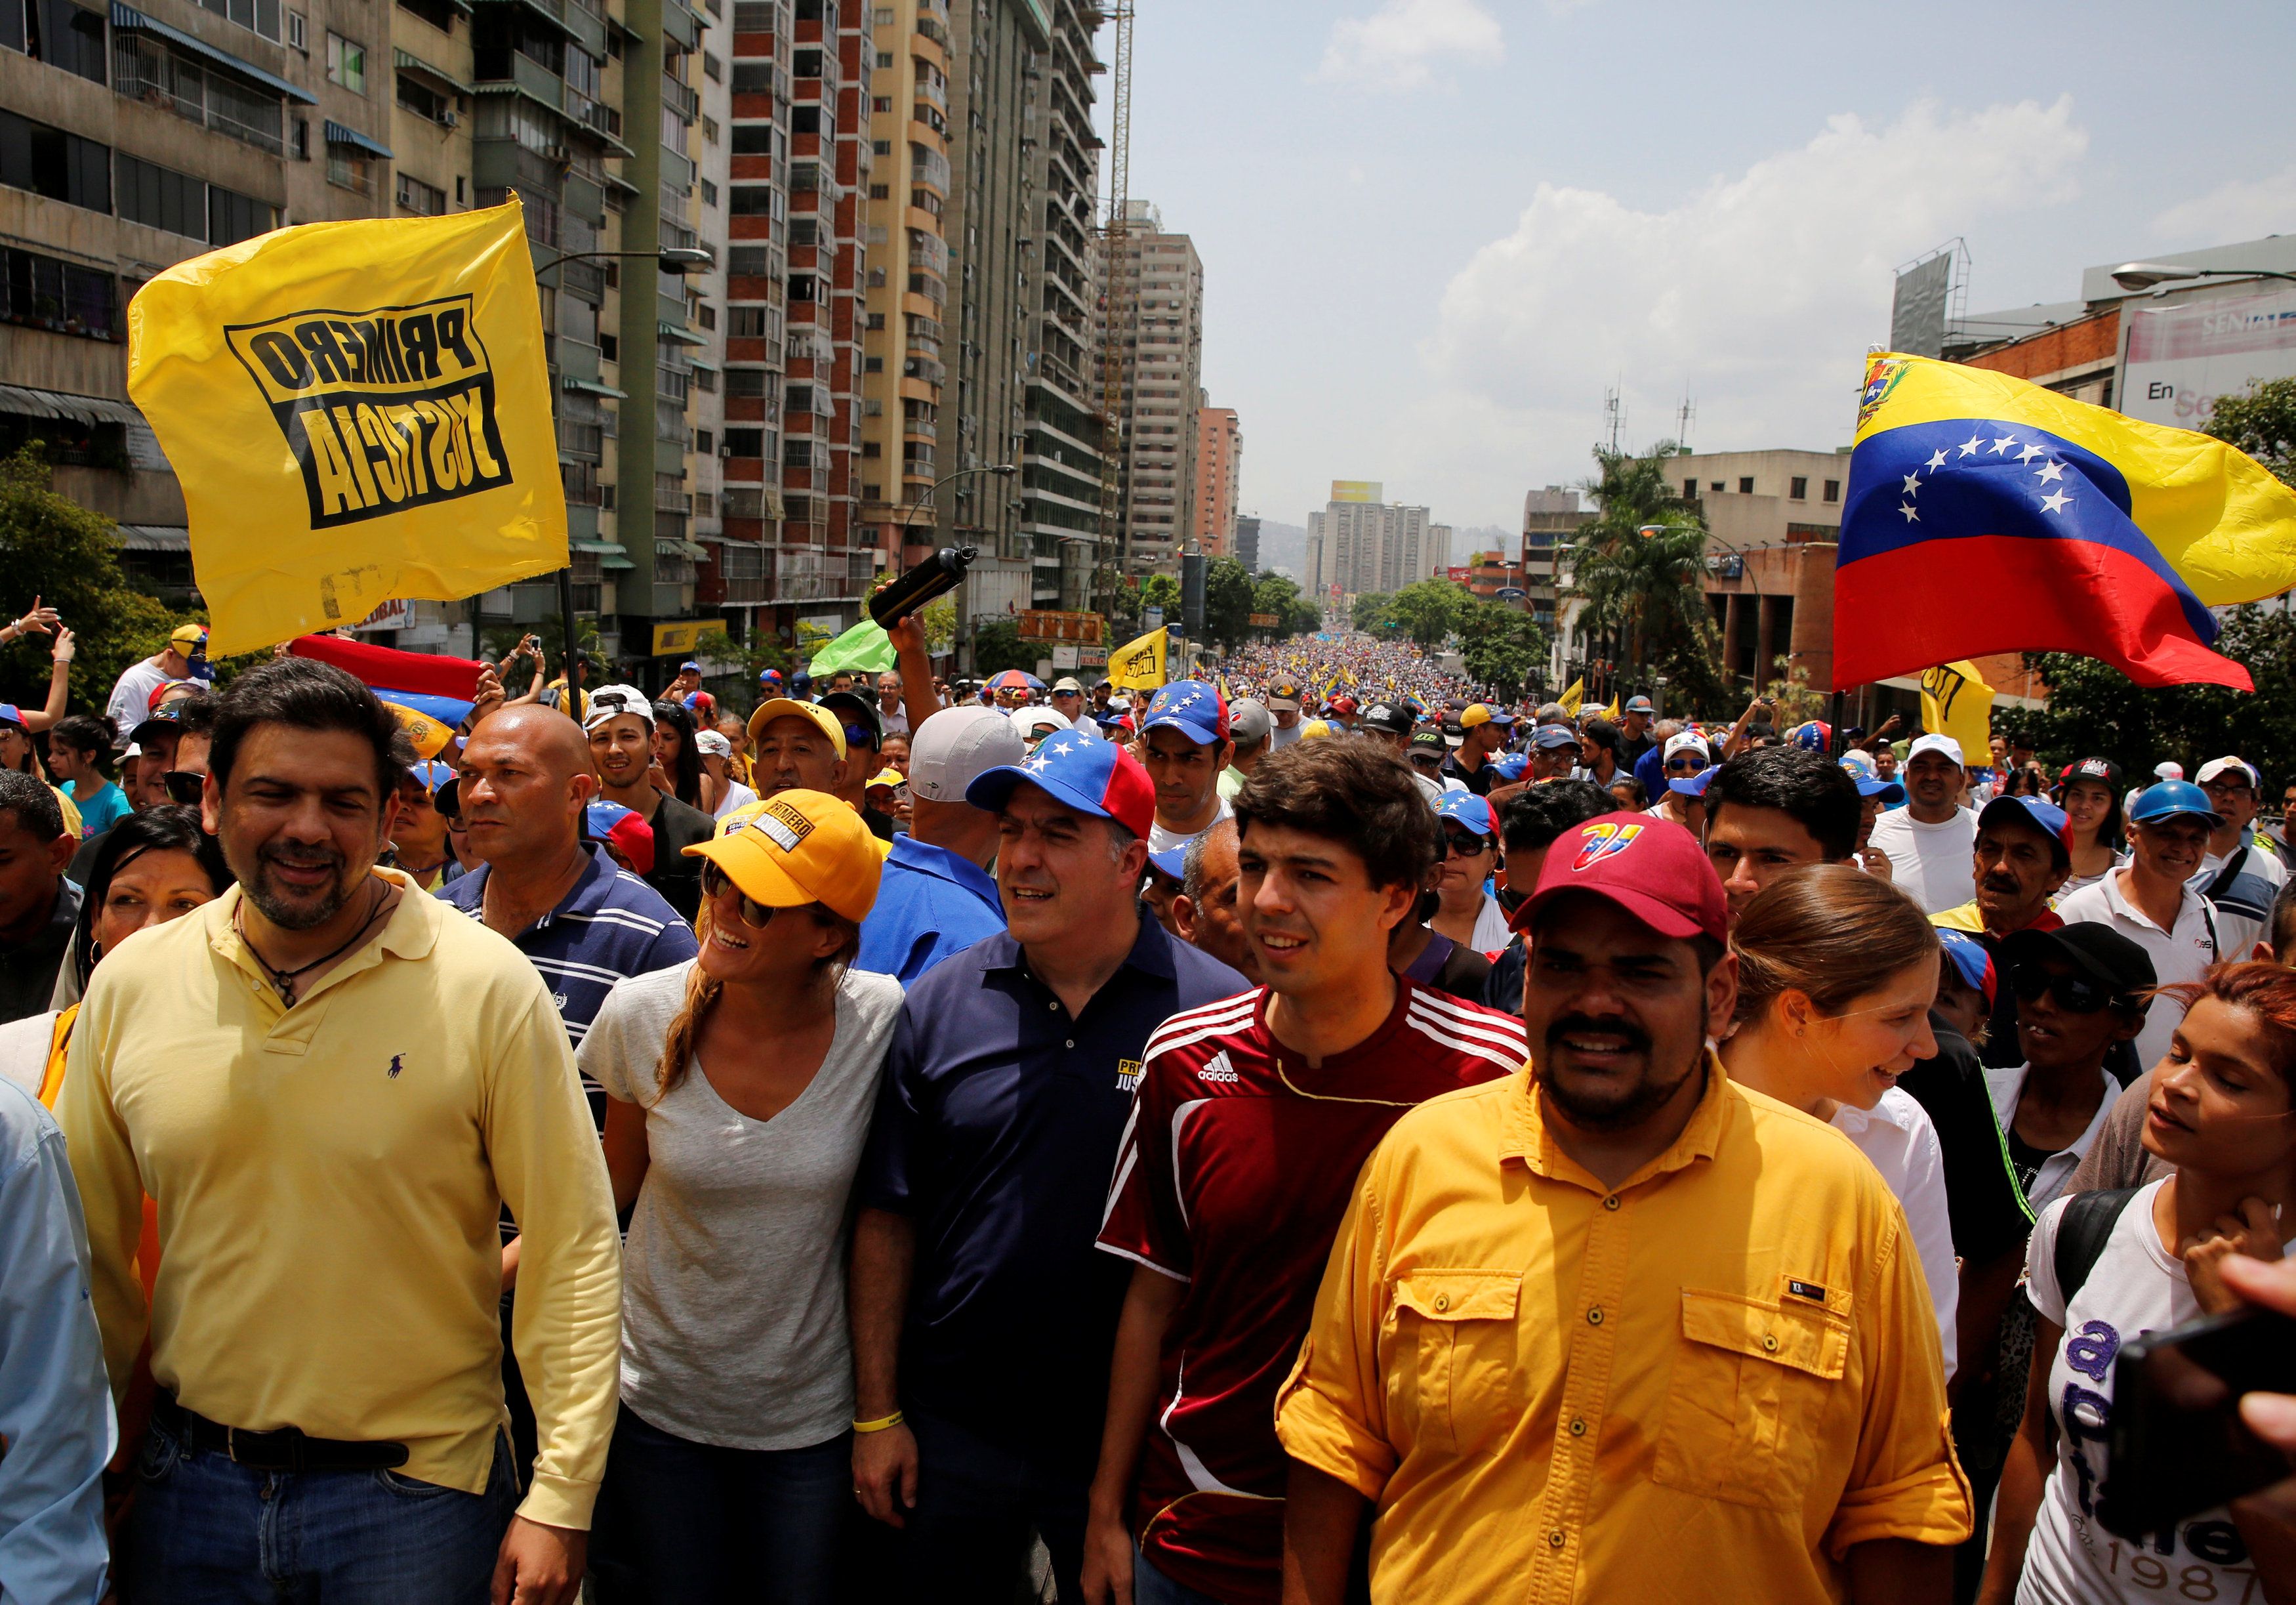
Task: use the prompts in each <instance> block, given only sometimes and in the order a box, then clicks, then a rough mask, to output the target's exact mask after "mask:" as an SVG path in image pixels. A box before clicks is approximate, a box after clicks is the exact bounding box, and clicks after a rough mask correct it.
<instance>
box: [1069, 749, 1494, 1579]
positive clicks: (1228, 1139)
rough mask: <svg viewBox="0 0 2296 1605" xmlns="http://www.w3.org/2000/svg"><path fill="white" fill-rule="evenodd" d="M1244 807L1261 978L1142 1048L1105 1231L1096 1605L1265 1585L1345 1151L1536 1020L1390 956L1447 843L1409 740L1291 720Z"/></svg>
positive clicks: (1471, 1079)
mask: <svg viewBox="0 0 2296 1605" xmlns="http://www.w3.org/2000/svg"><path fill="white" fill-rule="evenodd" d="M1234 809H1235V818H1236V824H1237V827H1238V829H1239V830H1240V832H1241V835H1242V841H1241V844H1240V847H1239V850H1238V865H1239V868H1240V871H1241V884H1240V885H1239V888H1238V892H1237V900H1236V901H1237V905H1238V907H1239V909H1241V911H1242V915H1243V922H1244V931H1245V934H1246V935H1247V937H1248V938H1249V940H1250V942H1251V948H1252V951H1253V952H1254V954H1255V955H1256V956H1257V958H1258V959H1259V971H1260V975H1261V976H1262V977H1263V979H1264V980H1265V982H1266V985H1265V986H1264V987H1262V988H1259V989H1258V990H1255V991H1252V992H1246V993H1243V994H1242V995H1241V996H1239V997H1235V998H1231V999H1228V1000H1225V1001H1223V1002H1218V1003H1210V1004H1206V1005H1205V1006H1203V1007H1202V1008H1194V1009H1190V1010H1188V1011H1186V1012H1185V1013H1182V1014H1177V1015H1175V1016H1172V1017H1171V1018H1170V1019H1169V1020H1168V1021H1166V1022H1165V1023H1164V1025H1162V1026H1161V1027H1160V1028H1159V1029H1158V1031H1157V1032H1156V1033H1155V1034H1154V1035H1153V1036H1152V1037H1151V1038H1150V1039H1149V1041H1148V1047H1147V1052H1146V1054H1145V1055H1144V1067H1143V1069H1142V1072H1141V1078H1140V1086H1139V1091H1138V1093H1137V1096H1136V1100H1135V1102H1134V1106H1133V1111H1132V1119H1131V1121H1130V1123H1129V1124H1128V1125H1127V1127H1126V1128H1125V1136H1124V1141H1123V1143H1122V1145H1121V1147H1120V1148H1119V1150H1118V1154H1117V1168H1116V1179H1115V1182H1114V1185H1113V1187H1112V1188H1111V1195H1110V1198H1109V1207H1108V1218H1107V1220H1106V1222H1104V1223H1103V1226H1102V1229H1101V1234H1100V1246H1101V1247H1103V1249H1106V1250H1107V1251H1109V1252H1110V1253H1111V1254H1116V1255H1121V1256H1123V1257H1124V1258H1126V1259H1129V1260H1131V1261H1133V1262H1134V1269H1133V1272H1132V1285H1131V1288H1130V1289H1129V1290H1128V1293H1127V1295H1126V1297H1125V1304H1124V1313H1123V1316H1122V1319H1121V1321H1120V1322H1119V1326H1118V1329H1117V1337H1116V1354H1115V1359H1114V1362H1113V1363H1112V1364H1111V1368H1110V1380H1109V1399H1108V1418H1107V1426H1106V1428H1105V1429H1104V1431H1103V1435H1102V1438H1101V1448H1100V1468H1099V1470H1098V1472H1097V1473H1096V1475H1095V1477H1094V1479H1093V1488H1092V1503H1091V1518H1090V1523H1091V1524H1090V1526H1089V1527H1088V1528H1087V1534H1086V1541H1085V1565H1084V1590H1085V1597H1086V1599H1087V1601H1094V1602H1095V1605H1098V1602H1099V1601H1107V1600H1111V1599H1113V1600H1115V1601H1119V1602H1123V1605H1135V1602H1136V1605H1198V1602H1201V1601H1216V1602H1217V1605H1275V1601H1276V1599H1277V1597H1278V1594H1279V1593H1280V1591H1281V1585H1282V1580H1283V1488H1284V1479H1285V1477H1286V1475H1287V1467H1286V1464H1285V1461H1284V1457H1283V1449H1282V1447H1281V1446H1280V1445H1279V1444H1277V1442H1276V1439H1275V1390H1276V1388H1277V1387H1278V1385H1279V1384H1281V1383H1282V1381H1283V1377H1284V1375H1285V1373H1286V1372H1287V1371H1288V1370H1290V1369H1291V1365H1292V1359H1293V1358H1294V1356H1295V1355H1297V1354H1298V1353H1299V1349H1300V1339H1301V1338H1302V1337H1305V1336H1306V1334H1307V1330H1308V1320H1309V1317H1310V1316H1311V1314H1312V1313H1313V1312H1314V1306H1315V1300H1316V1285H1317V1283H1318V1282H1319V1281H1320V1280H1321V1279H1322V1277H1323V1273H1324V1260H1325V1259H1326V1257H1327V1256H1328V1255H1329V1254H1330V1252H1331V1247H1332V1239H1333V1235H1334V1234H1335V1233H1336V1232H1337V1230H1338V1229H1339V1224H1340V1220H1341V1216H1342V1215H1343V1214H1345V1213H1346V1210H1347V1202H1348V1197H1349V1190H1350V1189H1351V1187H1352V1186H1353V1184H1354V1181H1355V1177H1356V1173H1357V1170H1358V1169H1359V1168H1361V1166H1362V1164H1363V1161H1364V1158H1365V1156H1366V1155H1368V1154H1369V1153H1370V1152H1371V1150H1372V1148H1374V1146H1376V1145H1377V1143H1378V1141H1379V1140H1380V1138H1381V1137H1382V1136H1383V1135H1385V1133H1386V1132H1387V1129H1388V1128H1389V1127H1390V1125H1392V1124H1393V1123H1395V1122H1396V1120H1397V1119H1398V1118H1399V1117H1400V1116H1401V1115H1402V1114H1403V1113H1404V1111H1405V1110H1406V1109H1408V1108H1410V1107H1413V1106H1414V1105H1415V1104H1418V1103H1420V1102H1422V1101H1423V1100H1424V1099H1429V1098H1432V1097H1434V1096H1435V1095H1436V1094H1438V1093H1440V1092H1447V1091H1453V1090H1455V1089H1457V1088H1460V1087H1464V1086H1468V1085H1471V1084H1473V1083H1475V1082H1484V1081H1490V1080H1494V1079H1496V1078H1497V1077H1499V1076H1503V1075H1508V1074H1513V1072H1514V1071H1516V1070H1517V1069H1519V1068H1521V1065H1522V1063H1523V1059H1524V1058H1525V1049H1524V1044H1523V1035H1522V1023H1521V1021H1519V1020H1517V1019H1515V1018H1513V1016H1509V1015H1504V1014H1499V1013H1497V1012H1496V1011H1494V1010H1490V1009H1486V1008H1479V1007H1477V1006H1475V1005H1473V1004H1471V1003H1462V1002H1460V1001H1458V1000H1455V999H1451V998H1447V997H1445V996H1443V995H1442V994H1441V993H1439V992H1426V991H1423V990H1422V989H1420V988H1419V987H1417V986H1415V985H1414V984H1412V983H1411V982H1410V981H1409V980H1407V979H1406V978H1405V977H1403V976H1399V975H1394V974H1392V973H1391V972H1390V970H1389V969H1388V967H1387V951H1388V933H1389V932H1390V931H1391V930H1392V929H1393V928H1394V927H1395V926H1396V924H1397V922H1398V921H1399V920H1402V919H1406V918H1409V917H1410V914H1411V911H1412V909H1413V907H1414V905H1415V903H1416V902H1417V901H1418V897H1419V888H1420V887H1421V885H1423V883H1424V881H1425V879H1426V876H1427V872H1428V869H1429V868H1430V867H1431V861H1432V858H1433V832H1431V830H1429V829H1428V828H1427V823H1428V809H1427V804H1426V802H1425V801H1424V800H1423V796H1422V794H1421V793H1420V790H1419V786H1418V784H1417V782H1416V781H1415V780H1414V779H1413V778H1412V776H1411V771H1410V770H1409V769H1408V768H1407V767H1406V766H1405V764H1404V763H1403V762H1402V761H1401V760H1400V759H1398V757H1396V755H1395V754H1393V753H1390V752H1388V751H1386V750H1385V749H1383V748H1382V747H1379V746H1376V745H1374V744H1372V743H1370V742H1358V741H1307V742H1300V743H1298V744H1296V745H1292V746H1288V747H1285V748H1283V749H1282V750H1281V751H1279V752H1277V753H1273V754H1271V755H1270V756H1269V757H1267V759H1265V760H1263V761H1262V762H1261V763H1260V765H1259V769H1258V770H1255V771H1254V772H1253V774H1252V776H1251V779H1249V780H1248V781H1246V782H1245V783H1244V786H1243V788H1242V791H1240V792H1239V793H1238V794H1236V797H1235V799H1234ZM1152 1427H1153V1429H1151V1428H1152ZM1128 1506H1129V1511H1128V1509H1127V1507H1128ZM1128 1514H1129V1517H1130V1520H1129V1521H1128V1519H1127V1517H1128ZM1135 1534H1137V1543H1136V1542H1135V1536H1134V1535H1135Z"/></svg>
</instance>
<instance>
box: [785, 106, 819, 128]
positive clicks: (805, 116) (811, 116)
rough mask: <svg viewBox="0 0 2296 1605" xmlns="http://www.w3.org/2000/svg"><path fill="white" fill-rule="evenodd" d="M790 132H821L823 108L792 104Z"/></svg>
mask: <svg viewBox="0 0 2296 1605" xmlns="http://www.w3.org/2000/svg"><path fill="white" fill-rule="evenodd" d="M790 132H791V133H792V134H818V133H820V132H821V108H820V107H819V106H791V108H790Z"/></svg>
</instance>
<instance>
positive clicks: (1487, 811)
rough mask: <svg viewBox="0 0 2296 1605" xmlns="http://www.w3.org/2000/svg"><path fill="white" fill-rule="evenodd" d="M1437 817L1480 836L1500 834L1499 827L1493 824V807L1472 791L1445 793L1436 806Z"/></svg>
mask: <svg viewBox="0 0 2296 1605" xmlns="http://www.w3.org/2000/svg"><path fill="white" fill-rule="evenodd" d="M1435 817H1436V818H1437V819H1448V820H1450V821H1451V822H1452V823H1453V824H1455V825H1459V826H1464V827H1465V828H1467V829H1469V830H1471V831H1472V832H1474V833H1475V834H1476V835H1479V836H1487V835H1497V834H1498V827H1497V826H1495V825H1493V824H1492V823H1491V805H1490V804H1489V803H1488V802H1484V801H1483V800H1482V799H1481V798H1480V797H1479V796H1477V795H1475V794H1474V793H1472V792H1471V791H1447V792H1445V793H1444V794H1443V795H1442V797H1441V799H1440V800H1439V801H1438V802H1436V804H1435Z"/></svg>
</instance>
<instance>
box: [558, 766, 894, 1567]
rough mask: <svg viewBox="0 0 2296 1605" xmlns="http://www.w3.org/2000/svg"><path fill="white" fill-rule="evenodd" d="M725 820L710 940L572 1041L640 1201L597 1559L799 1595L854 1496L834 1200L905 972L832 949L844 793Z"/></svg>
mask: <svg viewBox="0 0 2296 1605" xmlns="http://www.w3.org/2000/svg"><path fill="white" fill-rule="evenodd" d="M743 816H746V817H743ZM721 830H722V834H720V835H718V836H717V837H716V838H714V839H713V840H711V841H709V842H707V843H704V844H701V845H700V847H699V848H698V849H697V850H696V851H697V852H698V853H699V854H700V856H701V857H703V858H704V859H705V860H706V862H705V865H704V868H703V871H702V891H703V903H702V909H701V956H700V957H699V958H698V959H695V960H694V961H693V963H691V964H687V965H684V966H681V967H678V968H676V969H668V970H660V971H656V972H655V973H654V974H652V975H637V976H634V977H632V978H630V979H628V980H626V981H623V982H621V983H619V984H617V985H616V986H615V988H614V990H613V991H612V992H611V993H610V994H609V995H608V996H607V999H606V1002H605V1005H604V1007H603V1008H601V1009H600V1011H599V1014H598V1017H597V1020H596V1022H595V1023H594V1025H592V1026H591V1027H590V1031H589V1033H588V1035H587V1036H586V1038H585V1039H584V1041H583V1043H582V1048H581V1051H580V1055H579V1058H580V1063H581V1066H582V1068H583V1070H584V1071H585V1072H586V1073H587V1074H589V1075H590V1076H591V1077H592V1078H594V1080H595V1081H596V1082H598V1083H599V1085H601V1086H603V1088H605V1090H606V1092H607V1095H608V1098H609V1099H611V1101H610V1102H609V1104H608V1106H607V1113H606V1164H607V1168H608V1170H609V1172H610V1173H611V1175H612V1178H613V1185H614V1202H615V1206H616V1207H617V1208H619V1209H626V1210H629V1211H630V1212H631V1214H630V1226H629V1238H628V1241H627V1246H626V1247H625V1249H624V1251H623V1260H622V1265H623V1271H622V1281H623V1301H622V1386H621V1398H622V1410H621V1415H620V1418H619V1421H618V1422H617V1424H616V1426H615V1428H614V1441H613V1448H612V1452H611V1455H610V1456H609V1459H608V1462H607V1467H606V1479H605V1485H604V1487H603V1490H602V1491H601V1496H600V1507H599V1509H600V1519H599V1532H598V1535H597V1545H598V1549H599V1562H600V1566H599V1569H600V1571H601V1573H602V1574H603V1575H606V1576H617V1575H618V1576H622V1577H626V1578H627V1579H628V1580H629V1581H630V1582H631V1583H633V1584H635V1585H636V1588H637V1590H638V1597H643V1598H649V1599H656V1600H716V1599H730V1598H734V1597H735V1596H736V1595H737V1594H738V1595H741V1596H742V1597H751V1598H761V1599H766V1600H771V1601H791V1602H792V1605H810V1602H812V1601H826V1600H827V1599H829V1598H830V1597H831V1593H832V1589H831V1566H832V1558H833V1552H834V1547H835V1538H836V1534H837V1531H838V1527H839V1523H840V1520H841V1519H842V1518H843V1515H844V1512H845V1511H846V1510H847V1509H848V1508H849V1506H850V1504H851V1502H852V1494H851V1484H852V1475H851V1447H850V1440H851V1422H852V1419H853V1379H852V1358H851V1345H850V1341H849V1335H848V1330H847V1326H846V1312H845V1253H846V1238H847V1230H846V1222H847V1210H846V1205H847V1198H848V1195H849V1193H850V1191H851V1189H852V1183H853V1174H854V1172H855V1170H856V1169H857V1166H858V1165H859V1164H860V1161H861V1149H862V1145H863V1143H864V1142H865V1140H866V1139H867V1137H868V1132H869V1114H870V1110H871V1108H872V1107H873V1104H874V1102H875V1099H876V1091H877V1078H878V1073H879V1070H880V1068H881V1066H882V1064H883V1062H884V1057H885V1048H886V1044H887V1042H888V1041H889V1040H890V1037H891V1035H892V1031H893V1024H894V1021H895V1019H896V1017H897V1016H898V1015H899V1013H900V1008H901V988H900V984H899V983H898V982H896V981H894V980H893V979H892V978H890V976H885V975H870V974H865V973H863V972H860V971H856V970H851V969H849V968H848V967H847V966H848V964H849V961H850V960H851V959H852V956H853V954H854V951H856V949H857V946H858V943H859V940H860V931H859V926H860V920H861V918H863V917H864V916H865V915H866V914H867V912H868V909H869V905H870V903H871V902H872V901H873V900H874V898H875V894H876V883H877V877H878V873H879V867H880V863H881V860H880V858H879V855H878V852H877V849H876V845H875V844H874V843H873V841H872V839H871V838H870V836H869V834H868V831H867V828H866V827H865V826H864V825H863V824H862V823H861V821H860V819H859V818H858V817H857V815H855V814H854V812H853V811H852V810H851V809H849V808H848V807H846V806H845V805H844V804H843V803H842V802H838V801H837V800H836V799H835V798H832V797H829V796H827V795H824V794H820V793H813V792H784V793H783V794H779V795H778V796H776V797H775V798H773V799H771V800H769V801H768V802H765V803H762V804H759V805H758V806H757V807H756V808H755V809H750V810H743V811H741V813H740V814H737V815H736V816H735V817H734V818H731V819H728V820H727V822H726V826H725V827H721Z"/></svg>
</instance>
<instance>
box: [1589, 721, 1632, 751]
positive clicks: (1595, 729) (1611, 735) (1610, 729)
mask: <svg viewBox="0 0 2296 1605" xmlns="http://www.w3.org/2000/svg"><path fill="white" fill-rule="evenodd" d="M1579 739H1581V740H1582V741H1589V742H1592V743H1593V744H1594V745H1596V746H1599V747H1608V748H1609V749H1610V750H1611V751H1612V752H1614V753H1615V752H1617V751H1618V750H1619V743H1620V740H1621V739H1622V738H1621V737H1620V734H1619V727H1618V726H1616V725H1614V724H1612V723H1611V721H1610V720H1607V719H1590V720H1587V728H1585V729H1583V730H1581V731H1580V732H1579Z"/></svg>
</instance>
